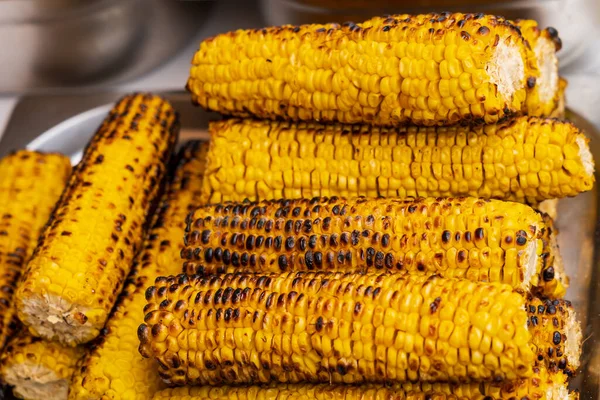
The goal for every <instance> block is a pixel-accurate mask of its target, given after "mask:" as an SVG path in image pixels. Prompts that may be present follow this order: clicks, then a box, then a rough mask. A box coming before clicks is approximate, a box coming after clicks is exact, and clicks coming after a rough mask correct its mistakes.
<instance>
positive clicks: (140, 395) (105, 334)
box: [69, 141, 208, 400]
mask: <svg viewBox="0 0 600 400" xmlns="http://www.w3.org/2000/svg"><path fill="white" fill-rule="evenodd" d="M207 147H208V146H207V144H206V143H203V142H199V141H192V142H188V143H187V144H186V145H184V147H183V148H182V149H181V151H180V153H179V155H178V157H177V159H176V161H177V164H176V165H175V170H174V171H173V172H172V173H171V178H170V180H169V182H168V184H167V188H166V191H165V194H164V195H163V197H162V200H161V202H160V204H159V208H158V211H157V213H156V217H155V220H154V223H153V227H152V229H151V230H150V235H149V236H148V239H147V240H146V241H145V243H144V246H143V250H142V252H141V253H140V254H139V255H138V257H137V259H136V262H135V263H134V267H133V270H132V272H131V274H130V276H129V278H128V281H127V282H126V284H125V289H124V290H123V293H122V294H121V296H120V298H119V300H118V301H117V305H116V307H115V309H114V310H113V312H112V315H111V317H110V318H109V320H108V322H107V324H106V327H105V328H104V329H103V331H102V333H101V335H100V337H99V338H98V340H97V341H96V342H94V346H93V347H92V348H91V349H90V350H89V351H88V352H87V353H86V355H85V357H84V358H83V360H82V362H81V363H80V366H79V368H77V370H76V372H75V374H74V375H73V381H72V384H71V388H70V391H69V398H71V399H73V400H75V399H100V398H109V399H113V400H118V399H123V400H124V399H131V400H135V399H138V400H146V399H149V398H151V397H152V395H153V394H154V393H155V392H156V391H158V390H160V389H161V388H163V387H162V385H161V383H160V380H158V379H156V378H155V376H156V375H157V374H158V372H157V369H156V366H155V364H154V362H152V361H151V360H148V359H144V358H142V357H141V356H140V354H139V352H138V344H137V336H136V334H137V327H138V324H139V322H140V321H141V320H142V319H143V318H144V313H143V307H144V304H145V298H144V290H145V288H146V286H147V285H148V284H151V283H152V282H154V280H155V279H156V278H157V277H158V276H160V275H161V274H162V275H165V274H166V275H168V274H177V273H179V272H180V270H181V261H180V258H179V253H180V251H181V248H182V247H183V242H182V240H181V237H182V235H183V228H182V224H183V222H184V221H185V217H186V215H187V214H188V213H189V211H190V210H193V209H194V208H195V207H194V206H193V204H194V201H195V200H196V199H198V193H199V191H200V188H201V187H202V186H201V183H202V178H203V175H204V165H205V161H206V150H207Z"/></svg>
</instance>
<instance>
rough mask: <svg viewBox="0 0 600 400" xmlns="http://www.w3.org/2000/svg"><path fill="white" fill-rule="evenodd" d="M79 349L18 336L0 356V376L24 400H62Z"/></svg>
mask: <svg viewBox="0 0 600 400" xmlns="http://www.w3.org/2000/svg"><path fill="white" fill-rule="evenodd" d="M82 354H83V348H81V347H65V346H61V345H60V344H58V343H56V342H48V341H45V340H43V339H40V338H36V337H33V336H30V335H29V334H27V333H26V332H22V333H21V335H20V336H18V337H15V338H14V339H12V340H11V341H10V342H9V344H8V345H7V347H6V351H5V352H4V353H2V358H1V359H0V374H1V375H2V379H3V381H4V382H6V383H8V384H9V385H12V386H14V388H13V392H14V393H15V394H16V395H17V396H19V397H21V398H24V399H28V400H66V398H67V391H68V390H69V381H70V379H71V375H72V374H73V371H74V370H75V364H76V363H77V360H78V359H79V358H80V357H81V355H82Z"/></svg>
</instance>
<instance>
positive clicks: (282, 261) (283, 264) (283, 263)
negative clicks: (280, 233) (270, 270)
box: [278, 254, 288, 271]
mask: <svg viewBox="0 0 600 400" xmlns="http://www.w3.org/2000/svg"><path fill="white" fill-rule="evenodd" d="M278 263H279V269H280V270H282V271H285V270H287V268H288V260H287V257H286V256H285V255H283V254H282V255H280V256H279V259H278Z"/></svg>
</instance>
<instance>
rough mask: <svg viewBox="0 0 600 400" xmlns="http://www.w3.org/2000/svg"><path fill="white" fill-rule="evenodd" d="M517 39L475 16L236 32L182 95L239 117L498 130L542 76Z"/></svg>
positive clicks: (198, 61)
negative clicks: (531, 81) (472, 125)
mask: <svg viewBox="0 0 600 400" xmlns="http://www.w3.org/2000/svg"><path fill="white" fill-rule="evenodd" d="M533 57H534V55H533V51H532V50H531V49H530V48H529V46H528V45H527V44H526V42H525V41H524V40H523V38H522V36H521V34H520V32H519V31H518V29H517V28H515V27H514V26H513V25H512V24H510V23H508V22H507V21H505V20H504V19H502V18H496V17H493V16H488V15H483V14H478V15H473V14H459V13H455V14H449V13H443V14H422V15H407V14H405V15H393V16H389V17H386V18H373V19H371V20H368V21H365V22H363V23H360V24H352V23H349V24H344V25H342V26H339V25H337V24H328V25H302V26H297V27H294V26H289V25H287V26H282V27H273V28H265V29H254V30H238V31H235V32H230V33H226V34H221V35H218V36H216V37H213V38H210V39H207V40H205V41H203V42H202V43H201V44H200V48H199V50H198V51H197V52H196V54H195V55H194V58H193V60H192V67H191V71H190V77H189V79H188V83H187V88H188V90H189V91H190V92H191V93H192V100H193V101H194V102H196V103H198V104H200V105H201V106H202V107H204V108H206V109H209V110H212V111H218V112H220V113H223V114H231V115H236V116H245V117H246V116H250V115H254V116H257V117H259V118H268V119H275V118H277V119H280V118H283V119H289V120H314V121H320V122H333V121H337V122H342V123H365V122H367V123H369V124H372V125H384V126H389V125H399V124H406V123H413V124H417V125H426V126H432V125H448V124H453V123H458V122H486V123H495V122H497V121H499V120H500V119H502V118H505V117H507V116H509V115H512V114H514V113H519V112H522V111H523V110H524V102H525V100H526V82H527V80H528V78H529V77H536V76H537V75H538V74H539V72H538V71H537V70H536V69H535V68H534V67H535V63H531V62H528V60H529V59H530V58H533Z"/></svg>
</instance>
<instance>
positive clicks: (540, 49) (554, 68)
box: [533, 30, 559, 103]
mask: <svg viewBox="0 0 600 400" xmlns="http://www.w3.org/2000/svg"><path fill="white" fill-rule="evenodd" d="M544 34H545V35H543V36H540V37H539V38H538V40H537V43H536V45H535V48H534V49H533V51H534V52H535V56H536V58H537V60H538V68H539V70H540V76H539V77H538V78H537V83H536V84H537V85H538V93H539V98H540V101H541V102H542V103H549V102H551V101H553V100H554V98H555V97H556V95H557V94H558V92H559V77H558V57H556V50H557V46H556V44H555V43H554V41H553V40H552V37H551V35H550V34H549V33H548V30H544Z"/></svg>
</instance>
